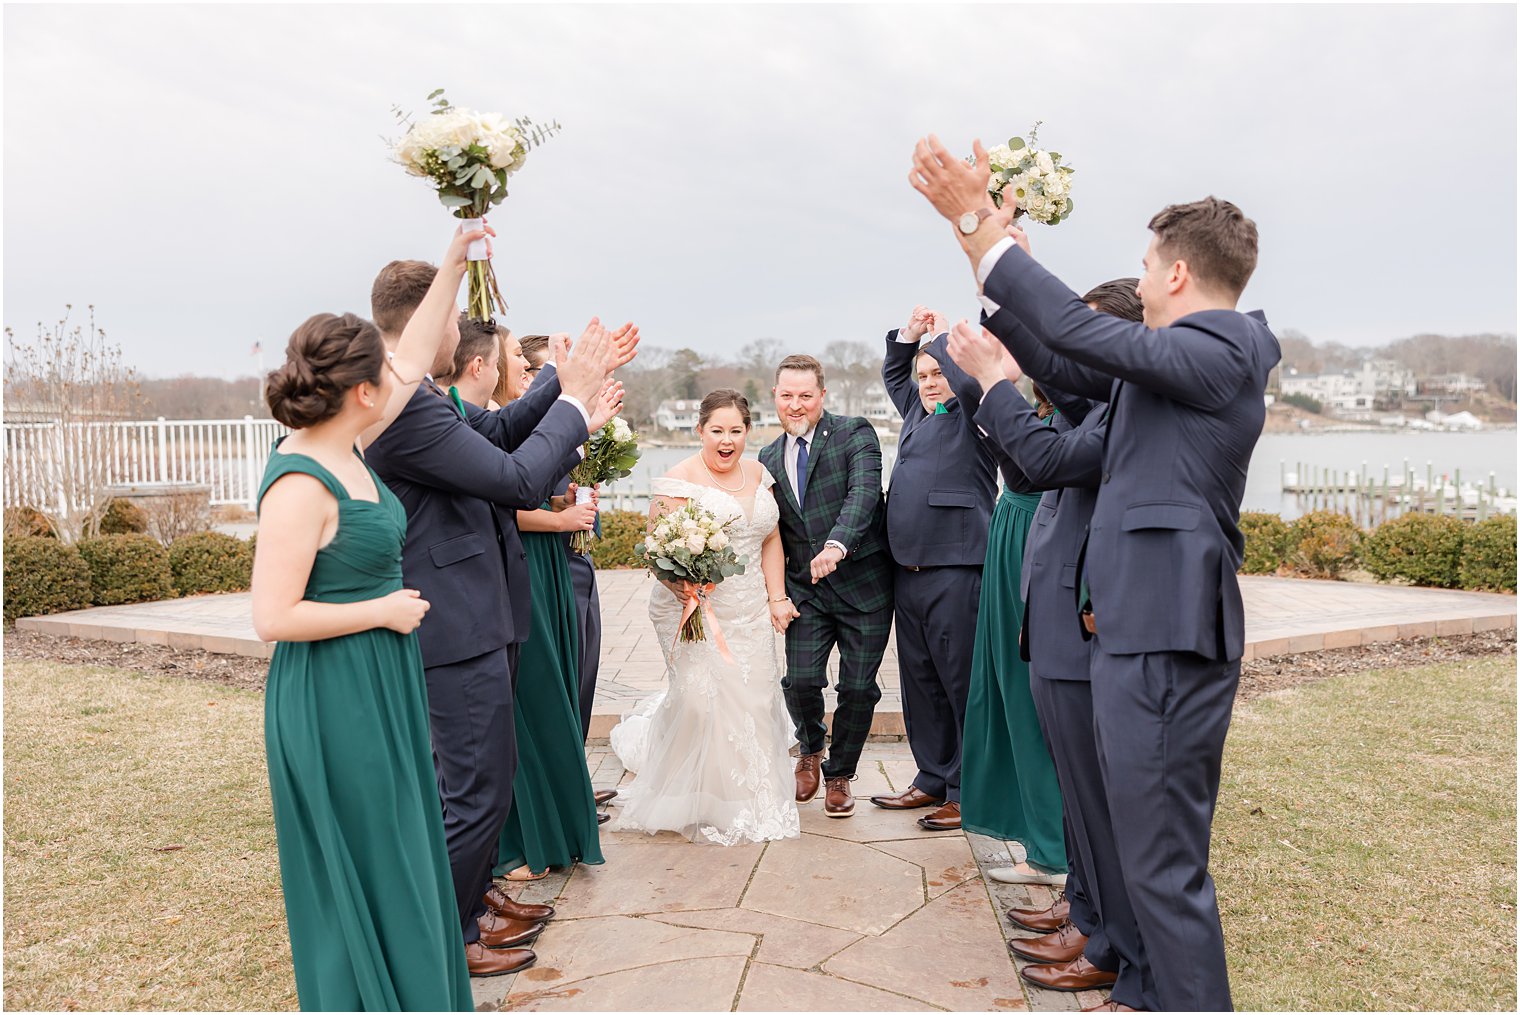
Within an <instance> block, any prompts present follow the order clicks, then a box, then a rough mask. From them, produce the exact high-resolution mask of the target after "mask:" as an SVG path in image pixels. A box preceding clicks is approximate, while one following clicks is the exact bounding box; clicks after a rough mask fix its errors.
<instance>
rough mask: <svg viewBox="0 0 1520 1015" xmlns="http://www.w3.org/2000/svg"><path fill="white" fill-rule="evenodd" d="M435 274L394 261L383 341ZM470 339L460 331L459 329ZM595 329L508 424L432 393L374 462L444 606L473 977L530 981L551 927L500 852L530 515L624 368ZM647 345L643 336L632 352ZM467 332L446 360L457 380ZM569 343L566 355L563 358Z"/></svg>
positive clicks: (440, 674) (439, 747) (416, 573)
mask: <svg viewBox="0 0 1520 1015" xmlns="http://www.w3.org/2000/svg"><path fill="white" fill-rule="evenodd" d="M433 271H434V269H433V267H432V266H431V265H429V264H426V263H423V262H419V261H393V262H392V263H391V264H389V265H387V266H386V267H385V268H384V269H383V270H382V271H381V272H380V275H379V277H377V278H376V280H375V286H374V291H373V293H372V301H371V302H372V304H373V306H372V313H373V315H374V319H375V323H376V325H377V326H378V327H379V328H380V331H381V335H382V337H384V338H386V339H387V341H390V340H391V339H392V338H393V337H394V336H397V335H399V334H400V331H401V329H402V328H403V327H404V326H405V324H406V321H407V320H408V319H409V318H410V317H411V314H412V312H413V311H414V310H415V309H416V306H417V304H418V303H419V302H420V298H418V296H417V294H418V292H419V291H421V292H425V291H426V288H427V285H429V284H431V279H432V273H433ZM450 323H451V327H452V328H456V329H457V322H456V321H451V322H450ZM628 337H629V332H628V331H627V330H626V329H625V332H624V343H623V345H622V347H619V346H618V343H616V342H614V341H613V340H612V338H611V337H610V336H609V335H608V334H607V333H606V332H605V331H603V330H602V329H601V328H600V326H599V325H597V324H596V322H595V321H593V324H592V327H589V328H588V329H587V332H586V334H585V335H583V336H582V337H581V340H580V341H579V342H577V343H576V349H575V354H574V355H573V356H572V355H570V354H569V353H568V352H566V351H565V350H564V349H563V348H561V349H560V350H559V352H560V355H559V356H558V357H557V359H558V362H559V371H558V373H557V374H555V373H554V372H553V371H547V372H549V373H550V374H551V376H550V377H549V378H547V379H546V378H544V377H543V376H542V375H541V376H540V378H539V381H538V383H537V384H535V386H534V390H533V391H531V392H530V393H529V394H528V395H526V396H524V397H523V398H520V399H518V400H517V401H516V402H513V403H512V404H511V405H509V406H507V407H506V408H504V409H501V410H499V411H497V412H487V411H486V410H483V409H479V408H476V407H475V406H468V405H467V406H463V407H462V408H461V407H460V406H459V405H457V404H456V403H455V402H453V401H452V400H451V399H450V398H449V397H448V394H447V393H446V392H445V391H444V390H443V389H442V388H440V387H439V386H438V385H437V384H435V383H433V381H432V378H431V376H429V377H428V378H427V379H425V380H424V381H423V383H422V384H421V385H419V386H418V388H417V392H416V394H415V395H413V396H412V399H411V401H410V402H408V403H407V406H406V408H405V409H403V410H402V413H401V415H400V416H399V417H397V419H396V421H395V422H394V423H392V424H391V426H390V428H389V429H387V431H386V432H385V433H384V434H382V435H381V438H380V439H377V440H376V441H375V442H374V443H373V444H372V445H371V446H370V448H369V451H368V455H367V457H368V461H369V463H370V465H371V466H373V468H374V470H375V472H376V473H377V474H378V475H379V476H380V478H381V479H382V480H384V481H385V484H386V485H387V486H389V487H390V488H391V491H392V492H393V493H395V494H396V496H397V498H398V499H399V500H400V501H401V503H402V505H403V506H404V507H405V508H406V516H407V533H406V544H405V546H404V547H403V549H402V559H401V567H402V574H403V575H404V576H405V578H406V582H407V585H408V586H409V587H411V588H415V589H418V590H419V591H420V592H421V593H422V595H423V596H424V598H426V599H427V600H428V602H430V603H432V604H433V606H434V610H433V611H431V612H433V613H434V617H433V619H432V621H430V622H428V623H425V624H423V626H422V627H421V628H419V629H418V642H419V644H420V647H421V650H422V662H423V670H424V674H425V676H426V679H427V689H428V711H429V721H430V726H431V732H432V739H433V760H434V764H435V766H436V768H437V776H438V788H439V795H440V797H441V798H442V804H443V827H444V836H445V838H446V839H447V841H448V847H449V864H450V867H451V868H452V872H453V878H454V894H455V901H456V902H457V903H458V905H459V915H460V924H461V930H462V931H463V935H464V941H465V958H466V961H467V962H468V964H469V968H470V973H471V975H474V976H494V975H499V974H503V973H512V972H516V971H517V970H519V969H522V968H524V967H525V966H527V965H529V964H531V963H532V961H533V959H534V955H533V953H532V952H531V951H530V950H528V949H526V948H521V947H518V946H519V945H524V944H527V943H528V942H531V941H532V940H533V939H534V938H535V937H536V936H537V935H538V933H539V932H540V931H542V930H543V926H544V921H545V920H546V919H548V917H549V916H551V915H552V914H553V910H552V909H551V908H550V907H548V906H526V905H522V904H520V903H516V902H514V901H512V900H511V899H509V898H507V897H506V895H505V894H504V893H502V892H501V891H500V890H498V889H496V888H495V887H494V886H493V885H492V882H491V866H492V863H493V862H494V860H495V856H496V846H497V837H498V836H499V835H500V833H501V826H502V824H503V823H504V822H505V821H506V817H507V814H508V812H509V811H510V809H511V806H512V779H513V776H514V773H515V771H516V766H517V744H516V736H515V725H514V721H513V713H512V696H513V686H514V681H515V676H516V662H517V655H518V647H519V646H520V645H521V644H522V642H523V641H525V640H526V639H527V637H528V632H529V628H530V622H531V614H530V610H531V593H530V589H529V576H528V567H527V561H526V554H525V553H524V552H523V549H522V541H521V539H520V537H519V535H518V532H517V521H516V517H517V516H516V511H517V509H519V508H521V509H531V508H534V507H537V506H538V505H539V504H540V503H542V502H543V500H544V499H545V498H547V497H548V496H549V494H550V492H551V491H552V490H553V488H554V484H555V483H556V482H558V480H559V479H560V477H562V476H564V475H565V473H566V472H568V471H569V470H570V469H571V468H572V467H573V466H574V465H575V463H576V462H578V461H579V449H580V446H581V445H582V444H583V443H584V442H585V440H586V437H587V436H588V434H589V432H590V430H591V422H592V420H591V416H590V414H589V412H588V411H587V408H586V406H587V405H591V404H593V403H594V402H595V401H596V396H597V394H598V393H599V392H600V390H601V387H602V384H603V382H604V381H605V379H606V377H607V375H608V374H609V373H610V372H611V370H612V369H613V368H614V367H615V366H616V365H618V364H619V362H620V360H621V359H622V357H623V356H627V357H628V358H631V347H628V346H627V345H626V340H627V339H628ZM633 337H634V340H635V341H636V335H634V336H633ZM457 342H458V332H457V330H455V331H454V333H453V335H452V336H450V337H449V338H448V339H447V340H446V341H445V342H444V343H443V346H442V347H441V348H440V349H439V353H438V361H437V363H436V364H435V369H437V370H439V371H440V372H444V371H447V370H449V369H450V364H451V363H452V360H453V356H454V349H455V345H456V344H457ZM562 345H563V343H561V346H562Z"/></svg>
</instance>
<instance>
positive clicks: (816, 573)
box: [808, 546, 844, 585]
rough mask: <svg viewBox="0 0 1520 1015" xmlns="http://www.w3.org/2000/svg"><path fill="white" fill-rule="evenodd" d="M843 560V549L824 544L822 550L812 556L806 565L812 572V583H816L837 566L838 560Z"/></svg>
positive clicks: (831, 572)
mask: <svg viewBox="0 0 1520 1015" xmlns="http://www.w3.org/2000/svg"><path fill="white" fill-rule="evenodd" d="M841 560H844V551H843V550H841V549H840V548H839V547H837V546H825V547H824V548H823V552H822V553H820V554H819V555H818V556H816V557H814V558H813V562H812V563H811V564H809V565H808V568H809V570H811V571H812V573H813V584H814V585H817V584H818V583H819V582H821V581H823V580H824V579H825V578H827V577H828V576H829V575H831V574H833V573H834V571H835V569H836V568H838V567H839V562H840V561H841Z"/></svg>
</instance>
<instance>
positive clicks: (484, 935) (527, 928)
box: [475, 909, 547, 948]
mask: <svg viewBox="0 0 1520 1015" xmlns="http://www.w3.org/2000/svg"><path fill="white" fill-rule="evenodd" d="M475 922H476V923H477V924H479V925H480V943H481V944H483V945H485V946H486V947H487V948H516V947H518V946H519V945H525V944H528V943H529V942H530V941H532V940H533V939H534V938H536V937H538V935H540V934H542V933H543V932H544V927H545V926H547V924H545V923H543V922H542V921H540V922H538V923H530V922H528V921H526V920H514V919H512V918H511V917H507V916H502V915H501V914H500V913H497V912H495V911H494V910H490V909H487V910H486V915H485V916H482V917H481V918H480V919H478V920H476V921H475Z"/></svg>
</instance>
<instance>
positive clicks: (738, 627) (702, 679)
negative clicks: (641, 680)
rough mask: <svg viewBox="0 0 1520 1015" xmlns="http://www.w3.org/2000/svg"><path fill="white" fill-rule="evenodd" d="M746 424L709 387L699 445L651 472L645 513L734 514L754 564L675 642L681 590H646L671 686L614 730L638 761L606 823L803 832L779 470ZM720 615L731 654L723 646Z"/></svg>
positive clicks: (737, 541)
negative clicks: (785, 681)
mask: <svg viewBox="0 0 1520 1015" xmlns="http://www.w3.org/2000/svg"><path fill="white" fill-rule="evenodd" d="M749 430H750V415H749V402H748V401H746V400H745V398H744V396H743V395H741V394H740V393H739V392H737V391H734V390H732V389H728V388H722V389H719V390H717V391H714V392H712V393H711V394H709V395H708V396H707V397H706V398H704V399H703V400H702V406H701V410H700V412H699V414H698V420H697V431H698V434H699V435H700V436H701V438H702V450H701V451H699V452H698V453H697V454H695V455H693V456H691V457H690V458H687V459H685V460H684V461H682V462H680V463H678V464H677V465H676V466H675V467H674V468H672V469H671V470H670V471H669V472H667V473H666V474H665V475H664V476H661V477H660V478H658V479H656V480H655V481H654V483H653V485H652V494H653V497H652V503H651V504H650V509H649V515H650V519H651V521H653V520H654V519H656V518H659V517H660V516H661V515H663V514H665V513H667V512H669V511H671V510H675V509H678V508H680V507H681V506H682V505H684V504H687V503H695V504H697V505H699V506H700V507H703V508H705V509H707V510H708V511H711V512H713V513H714V514H716V515H717V516H718V517H719V518H721V519H732V522H731V524H729V526H728V528H727V530H726V531H727V532H728V535H729V538H730V539H731V540H732V545H733V547H734V550H735V552H736V553H737V554H738V555H739V556H740V557H745V558H748V564H747V566H746V567H745V569H744V573H743V574H741V575H735V576H734V577H732V578H729V579H728V580H726V581H724V582H721V583H719V585H718V586H717V589H716V591H714V592H713V593H712V595H711V597H710V600H709V601H710V603H711V606H712V613H711V615H710V618H711V619H709V620H708V621H707V639H708V640H706V641H698V642H680V643H677V642H676V628H677V625H678V624H679V623H680V619H681V607H682V599H681V597H680V595H679V594H678V592H677V590H676V588H675V587H674V586H673V585H671V584H670V583H667V582H663V581H662V582H661V584H662V585H664V586H665V587H664V588H657V589H653V590H652V591H651V593H650V597H649V619H650V620H651V621H652V622H653V623H654V629H655V633H656V634H657V635H658V637H659V639H660V645H661V647H662V650H663V651H664V653H665V676H666V679H667V681H668V682H669V687H668V689H667V690H666V691H664V692H662V693H661V694H658V695H656V696H655V697H654V698H652V699H650V700H649V701H646V702H644V703H643V704H641V705H640V706H639V708H638V709H637V710H636V711H635V712H634V713H633V714H632V715H629V716H625V717H624V719H623V721H622V722H621V723H620V724H618V726H617V727H616V728H615V729H613V731H612V735H611V740H612V749H613V751H614V752H616V754H617V756H618V758H619V759H620V760H621V761H622V763H623V767H624V768H626V769H628V770H629V771H631V772H635V773H637V775H636V777H635V778H634V780H633V782H632V783H630V784H629V785H627V786H624V787H622V789H621V791H620V796H621V797H622V807H621V808H620V811H621V813H620V815H619V816H618V818H617V820H616V821H615V822H614V824H613V825H612V828H613V830H617V829H637V830H640V831H645V832H651V833H653V832H658V831H664V830H672V831H677V832H680V833H682V834H683V835H685V836H687V837H688V838H690V839H692V840H693V841H707V842H715V843H719V844H721V845H724V846H731V845H733V844H734V843H737V842H762V841H765V840H768V839H783V838H790V837H792V836H796V835H800V834H801V830H800V828H799V825H798V818H797V804H796V801H795V799H794V796H795V793H794V788H793V785H792V768H791V758H790V756H789V751H790V750H791V746H792V744H793V743H794V742H795V741H794V739H793V737H792V722H791V719H790V717H789V716H788V715H787V711H786V705H785V702H784V701H783V700H782V696H781V671H780V666H779V663H778V654H777V651H776V638H775V633H776V632H785V631H786V628H787V625H788V624H790V623H791V621H792V618H794V617H795V616H796V615H797V613H796V610H794V609H793V608H792V602H791V600H790V599H788V598H787V597H786V583H785V579H784V571H783V568H784V561H783V558H782V552H781V537H780V535H779V533H778V532H777V529H776V521H777V518H778V514H777V511H776V500H775V498H774V497H773V496H772V495H771V490H770V488H771V486H772V485H773V483H774V480H773V479H772V478H771V475H770V473H769V472H768V471H767V470H766V469H765V468H764V467H763V466H761V465H760V464H759V463H758V462H755V461H751V460H749V459H746V458H745V457H744V442H745V439H746V438H747V437H748V436H749ZM714 620H716V623H714V622H713V621H714ZM719 629H721V631H722V635H723V637H724V639H725V640H726V641H727V643H728V647H729V650H730V652H731V654H732V655H733V658H734V661H733V662H728V661H726V660H725V659H724V658H723V657H722V655H720V653H719V648H718V644H717V635H718V631H719Z"/></svg>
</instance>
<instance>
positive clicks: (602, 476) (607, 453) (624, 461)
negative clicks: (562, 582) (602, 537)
mask: <svg viewBox="0 0 1520 1015" xmlns="http://www.w3.org/2000/svg"><path fill="white" fill-rule="evenodd" d="M638 461H639V435H638V434H636V433H634V431H633V428H632V427H630V426H629V425H628V424H627V422H625V421H624V419H623V417H622V416H613V417H612V418H611V419H609V420H608V421H607V422H606V423H605V424H603V426H602V428H601V429H600V430H598V431H597V432H596V433H594V434H592V435H591V436H590V437H589V438H588V439H587V440H586V457H584V458H582V459H581V463H580V464H579V465H577V466H576V467H575V468H574V469H571V470H570V479H571V480H572V481H573V482H574V483H575V485H576V491H575V497H576V502H577V503H584V501H582V500H581V496H582V494H584V495H585V498H586V500H590V499H591V491H592V490H593V489H594V488H595V487H596V485H597V484H598V483H610V482H612V481H613V480H614V479H622V478H623V477H625V476H630V475H632V474H633V467H634V466H635V465H637V464H638ZM594 538H595V537H594V536H593V535H592V533H590V532H587V531H585V530H581V531H579V532H576V533H575V534H574V535H572V536H571V537H570V549H572V550H574V551H575V552H576V553H589V552H590V550H591V540H592V539H594Z"/></svg>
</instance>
